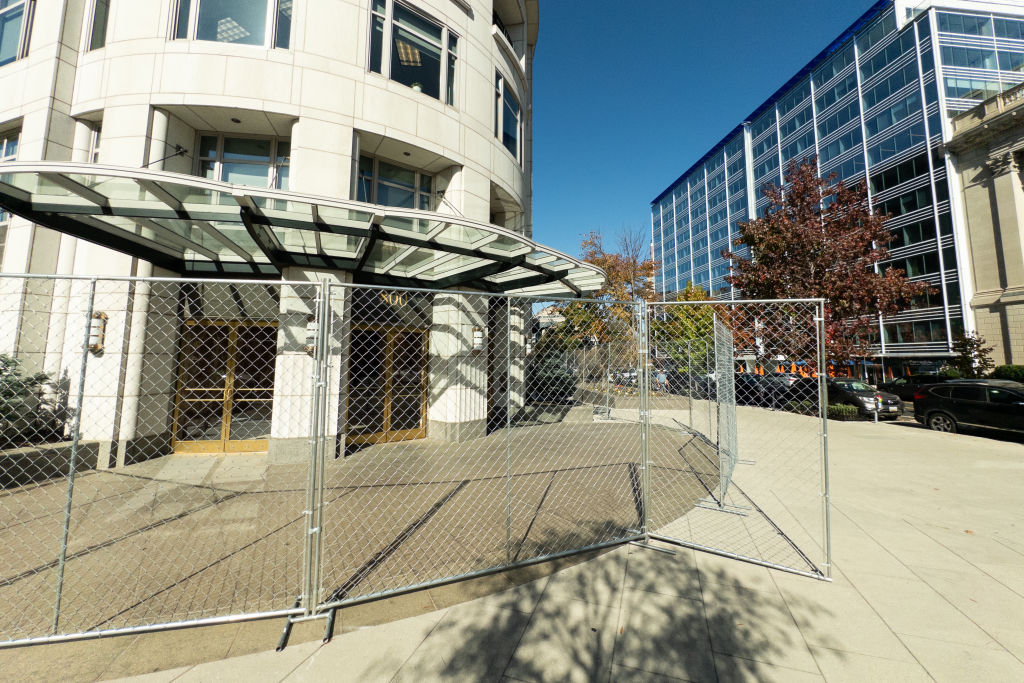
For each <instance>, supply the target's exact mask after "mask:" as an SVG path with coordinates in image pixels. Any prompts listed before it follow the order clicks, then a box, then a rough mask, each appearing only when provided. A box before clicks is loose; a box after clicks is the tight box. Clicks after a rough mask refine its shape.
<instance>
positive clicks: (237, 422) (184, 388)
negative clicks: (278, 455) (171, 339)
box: [173, 320, 277, 453]
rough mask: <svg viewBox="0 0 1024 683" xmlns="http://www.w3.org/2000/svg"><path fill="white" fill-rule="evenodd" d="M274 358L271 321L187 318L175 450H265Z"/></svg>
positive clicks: (183, 332)
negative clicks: (188, 319)
mask: <svg viewBox="0 0 1024 683" xmlns="http://www.w3.org/2000/svg"><path fill="white" fill-rule="evenodd" d="M276 358H277V323H276V322H252V321H245V322H239V321H228V320H190V321H188V322H187V323H186V324H185V328H184V329H183V330H182V335H181V362H180V365H179V370H178V394H177V400H176V402H175V410H174V434H173V446H174V450H175V451H176V452H178V453H239V452H246V451H265V450H266V449H267V441H268V439H269V437H270V419H271V412H272V407H273V396H274V365H275V360H276Z"/></svg>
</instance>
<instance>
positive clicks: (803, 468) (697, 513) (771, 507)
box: [648, 301, 827, 574]
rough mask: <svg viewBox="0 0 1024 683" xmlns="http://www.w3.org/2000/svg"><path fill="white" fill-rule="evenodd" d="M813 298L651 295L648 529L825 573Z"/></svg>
mask: <svg viewBox="0 0 1024 683" xmlns="http://www.w3.org/2000/svg"><path fill="white" fill-rule="evenodd" d="M818 306H819V304H818V303H817V302H812V301H808V302H802V301H797V302H768V303H746V302H730V303H710V302H671V303H668V302H666V303H656V304H649V305H648V320H649V328H650V355H651V366H652V374H653V376H654V380H653V381H652V388H651V392H650V399H649V409H650V467H651V484H650V490H651V531H652V533H654V534H657V535H661V536H665V537H669V538H672V539H675V540H679V541H683V542H685V543H689V544H693V545H698V546H703V547H706V548H710V549H714V550H717V551H721V552H725V553H728V554H732V555H738V556H741V557H744V558H747V559H752V560H755V561H759V562H763V563H767V564H771V565H776V566H780V567H785V568H788V569H793V570H796V571H800V572H806V573H811V574H823V573H826V571H827V566H826V565H827V548H826V546H827V540H826V533H827V530H826V529H825V528H824V527H823V503H822V498H821V494H822V490H823V489H822V483H823V477H824V469H823V467H824V465H823V461H822V420H821V412H822V411H821V408H822V397H821V394H820V391H819V386H820V383H819V380H818V372H817V370H818V367H819V364H820V355H819V342H820V337H819V332H818V330H819V328H818V324H817V321H818V318H819V317H820V316H819V313H818V310H819V309H818ZM812 556H813V557H814V558H816V559H812ZM820 558H825V559H824V560H822V559H820Z"/></svg>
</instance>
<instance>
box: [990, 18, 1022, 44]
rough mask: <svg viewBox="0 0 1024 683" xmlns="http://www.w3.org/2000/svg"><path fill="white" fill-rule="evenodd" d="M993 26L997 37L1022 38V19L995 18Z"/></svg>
mask: <svg viewBox="0 0 1024 683" xmlns="http://www.w3.org/2000/svg"><path fill="white" fill-rule="evenodd" d="M994 28H995V34H996V37H997V38H1012V39H1013V40H1024V21H1017V20H1016V19H1000V18H996V20H995V24H994Z"/></svg>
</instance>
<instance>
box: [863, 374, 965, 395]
mask: <svg viewBox="0 0 1024 683" xmlns="http://www.w3.org/2000/svg"><path fill="white" fill-rule="evenodd" d="M948 381H949V380H948V379H946V378H945V377H939V376H938V375H911V376H909V377H900V378H899V379H894V380H893V381H891V382H885V383H883V384H879V385H878V388H879V389H880V390H881V391H888V392H889V393H891V394H896V395H897V396H899V397H900V398H901V399H903V400H904V401H913V400H914V394H916V393H917V392H918V391H919V390H920V389H922V388H923V387H926V386H930V385H932V384H942V383H943V382H948Z"/></svg>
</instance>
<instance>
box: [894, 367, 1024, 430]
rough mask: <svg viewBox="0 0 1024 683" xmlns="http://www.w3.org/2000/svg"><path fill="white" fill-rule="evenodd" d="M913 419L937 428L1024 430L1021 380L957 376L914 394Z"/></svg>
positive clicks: (1023, 393)
mask: <svg viewBox="0 0 1024 683" xmlns="http://www.w3.org/2000/svg"><path fill="white" fill-rule="evenodd" d="M914 419H915V420H917V421H918V422H920V423H921V424H923V425H926V426H928V427H929V428H930V429H934V430H935V431H938V432H952V433H955V432H957V431H959V430H960V429H961V428H962V427H968V428H970V427H983V428H987V429H999V430H1003V431H1008V432H1017V433H1024V384H1021V383H1020V382H1012V381H1010V380H1005V379H983V380H967V379H957V380H950V381H948V382H944V383H942V384H936V385H931V386H926V387H923V388H921V389H919V390H918V392H917V394H915V395H914Z"/></svg>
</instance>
